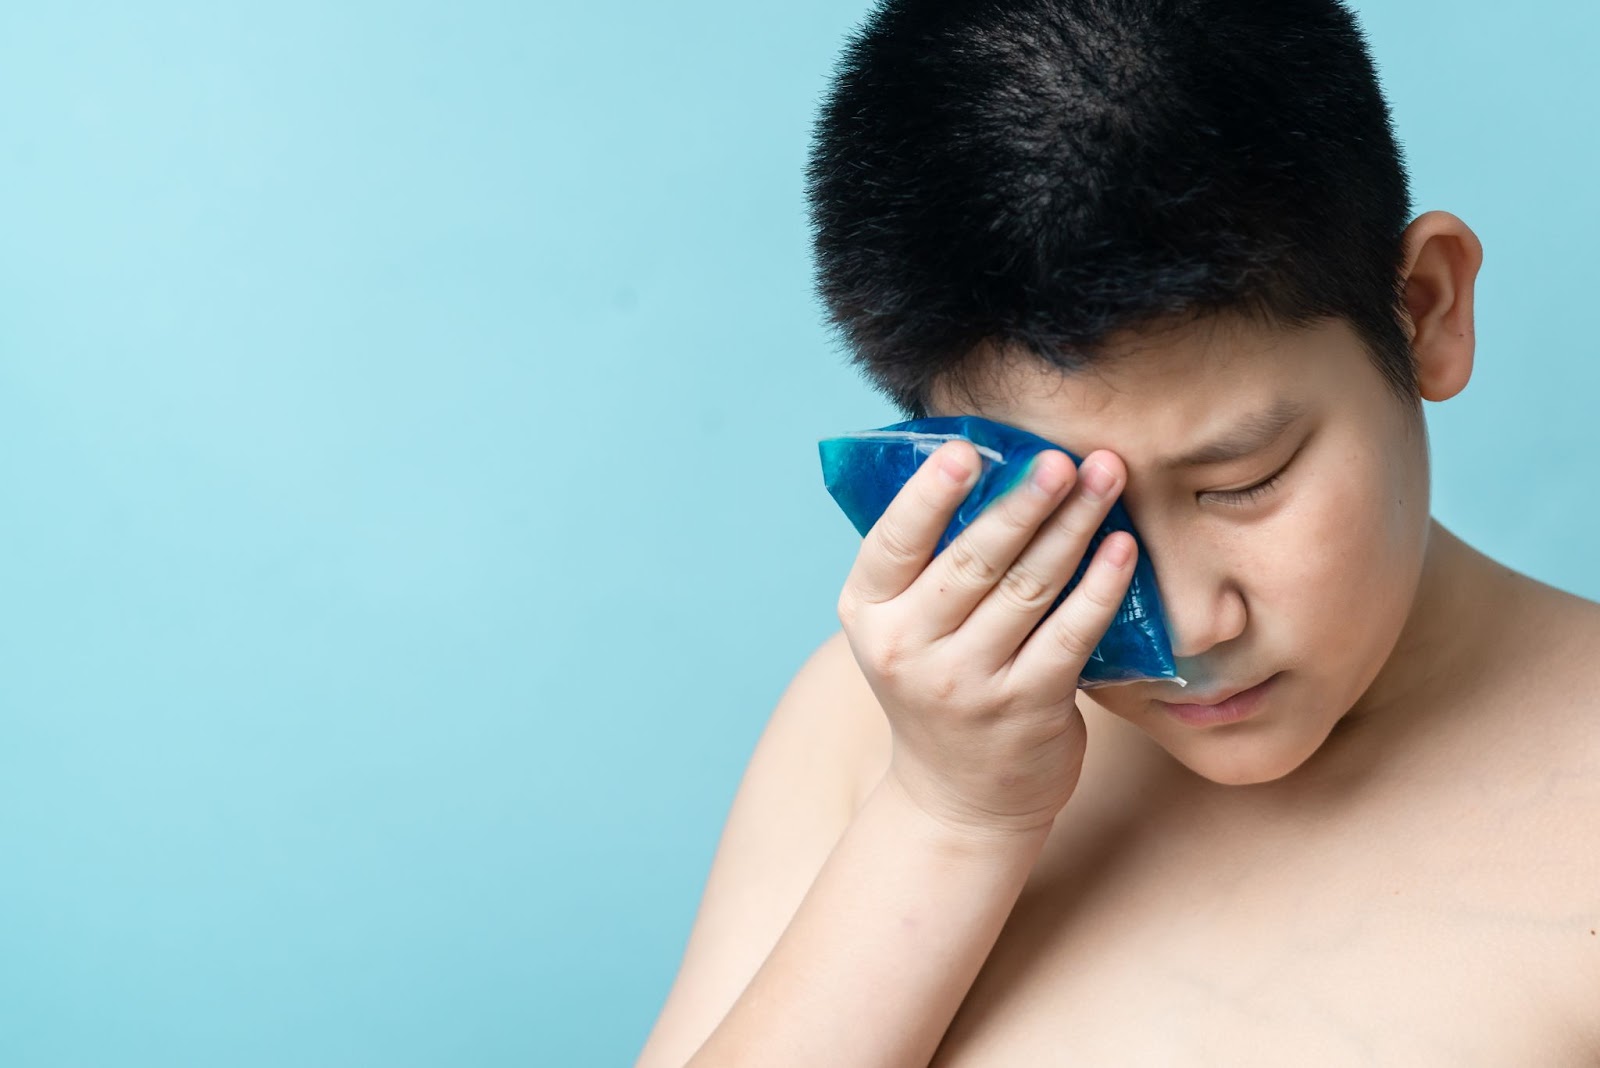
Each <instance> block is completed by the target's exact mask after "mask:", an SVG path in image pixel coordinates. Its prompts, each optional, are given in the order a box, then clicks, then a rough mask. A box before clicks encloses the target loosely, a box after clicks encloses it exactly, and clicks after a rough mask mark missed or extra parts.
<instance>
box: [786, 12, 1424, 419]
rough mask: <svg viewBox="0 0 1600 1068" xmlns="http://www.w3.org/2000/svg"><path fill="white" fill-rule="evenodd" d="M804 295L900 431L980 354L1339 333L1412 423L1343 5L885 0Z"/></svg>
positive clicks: (1383, 166) (1372, 95)
mask: <svg viewBox="0 0 1600 1068" xmlns="http://www.w3.org/2000/svg"><path fill="white" fill-rule="evenodd" d="M806 199H807V207H808V212H809V218H810V222H811V227H812V236H813V252H814V255H815V261H816V269H817V275H816V286H817V292H818V295H819V296H820V298H821V300H822V303H823V305H824V307H825V310H826V313H827V317H828V322H829V324H830V325H831V326H833V327H836V328H838V329H839V330H840V331H841V332H842V334H843V336H844V339H845V341H846V343H847V347H848V349H849V352H850V358H851V361H852V362H853V363H855V364H856V365H857V366H859V367H860V368H862V369H863V370H864V372H865V374H866V375H867V377H868V379H869V380H870V382H871V383H872V384H873V386H874V387H875V388H876V389H877V390H878V391H879V392H881V393H883V394H884V395H886V396H887V397H888V398H889V399H890V400H891V401H892V402H893V403H894V404H895V405H896V406H897V407H898V408H899V409H900V410H901V411H903V412H905V413H906V415H907V416H908V417H911V418H920V417H922V416H923V415H925V414H926V413H927V400H928V393H929V389H930V387H931V386H932V384H933V383H934V382H935V381H936V380H938V379H940V378H947V380H950V381H956V380H959V379H960V378H961V377H962V375H963V374H964V373H966V372H967V371H969V370H970V369H971V364H972V360H973V355H974V353H975V352H978V351H980V350H983V347H985V346H996V347H1000V348H1009V347H1014V346H1020V347H1021V348H1022V350H1023V351H1026V352H1031V353H1032V354H1034V355H1036V356H1038V357H1040V358H1042V359H1044V360H1046V361H1048V362H1049V363H1050V364H1052V365H1054V366H1055V367H1057V368H1060V369H1061V370H1063V371H1068V372H1070V371H1074V370H1077V369H1079V368H1082V367H1084V366H1087V365H1089V364H1092V363H1093V362H1094V361H1095V360H1096V359H1098V358H1102V356H1101V354H1099V353H1097V352H1096V347H1097V346H1099V345H1102V344H1103V343H1104V342H1105V340H1106V339H1107V337H1108V335H1111V334H1113V333H1115V332H1118V331H1124V330H1127V331H1133V332H1136V333H1137V332H1139V331H1141V330H1145V329H1148V328H1150V327H1152V326H1155V325H1158V324H1162V323H1167V322H1173V321H1175V320H1176V321H1191V320H1195V319H1198V318H1200V317H1202V316H1206V315H1210V314H1215V313H1239V314H1243V315H1246V316H1248V317H1249V318H1250V319H1252V320H1254V321H1256V322H1260V323H1264V324H1266V325H1268V326H1273V327H1277V328H1283V329H1293V328H1297V327H1304V326H1309V325H1311V324H1313V323H1316V322H1318V321H1323V320H1326V319H1328V318H1332V317H1342V318H1344V319H1345V320H1346V321H1348V322H1349V323H1350V325H1351V326H1352V327H1353V328H1354V331H1355V333H1356V334H1357V336H1358V337H1359V338H1360V339H1361V341H1362V344H1363V345H1364V346H1365V348H1366V349H1367V351H1368V354H1369V356H1370V358H1371V359H1372V361H1373V362H1374V365H1375V366H1376V367H1377V369H1378V371H1379V372H1380V373H1381V374H1382V375H1383V377H1384V379H1385V381H1386V383H1387V384H1388V386H1389V388H1390V389H1391V390H1392V391H1393V392H1394V394H1395V395H1396V396H1397V397H1399V398H1401V399H1402V400H1403V401H1405V402H1406V403H1411V404H1415V403H1417V396H1418V394H1417V381H1416V368H1415V364H1414V362H1413V357H1412V353H1411V345H1410V342H1409V339H1408V335H1407V333H1406V330H1405V328H1404V326H1403V325H1402V324H1403V322H1404V320H1403V319H1402V318H1401V316H1402V315H1403V314H1404V289H1403V284H1402V280H1401V279H1400V277H1399V275H1400V272H1401V270H1402V269H1403V266H1404V260H1403V256H1404V249H1403V246H1402V239H1401V235H1402V232H1403V231H1404V229H1405V226H1406V224H1407V222H1408V220H1409V218H1410V214H1411V194H1410V189H1409V182H1408V176H1407V173H1406V168H1405V163H1404V160H1403V158H1402V156H1401V153H1400V149H1399V147H1398V145H1397V143H1396V139H1395V135H1394V130H1393V126H1392V123H1391V118H1390V113H1389V108H1388V105H1387V103H1386V102H1385V100H1384V97H1383V94H1382V91H1381V90H1380V88H1379V85H1378V81H1377V75H1376V71H1375V69H1374V66H1373V63H1372V60H1371V57H1370V56H1369V54H1368V51H1367V46H1366V41H1365V39H1364V37H1363V36H1362V32H1361V30H1360V28H1359V26H1358V25H1357V23H1356V21H1355V18H1354V16H1353V15H1352V14H1351V12H1350V11H1349V10H1347V9H1346V7H1345V6H1344V4H1343V3H1341V2H1340V0H886V2H883V3H881V4H880V5H879V6H878V7H876V8H875V9H874V10H873V11H872V12H871V13H870V14H869V15H868V16H867V17H866V19H865V20H864V22H863V23H862V24H861V25H860V26H859V27H858V28H857V29H856V30H855V31H854V32H853V33H852V34H851V35H850V37H849V38H848V40H847V42H846V44H845V47H844V50H843V53H842V56H841V58H840V61H839V64H838V66H837V69H836V70H835V72H834V79H833V81H832V83H831V84H830V86H829V89H828V92H827V94H826V96H825V98H824V100H823V102H822V105H821V108H820V112H819V114H818V117H817V120H816V125H815V128H814V130H813V136H812V142H811V151H810V156H809V158H808V160H807V164H806Z"/></svg>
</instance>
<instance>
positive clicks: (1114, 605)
mask: <svg viewBox="0 0 1600 1068" xmlns="http://www.w3.org/2000/svg"><path fill="white" fill-rule="evenodd" d="M1078 589H1079V590H1080V591H1081V596H1082V598H1083V600H1085V601H1087V602H1088V603H1089V605H1090V606H1091V607H1093V608H1094V609H1095V614H1096V615H1099V616H1109V615H1111V614H1112V613H1113V612H1115V611H1116V610H1117V609H1118V608H1119V607H1121V605H1122V598H1121V597H1118V596H1116V595H1114V593H1113V591H1111V590H1110V589H1108V588H1107V587H1106V585H1105V583H1103V582H1096V581H1095V580H1094V578H1092V577H1090V578H1087V579H1086V580H1085V581H1084V582H1083V583H1082V584H1080V585H1079V587H1078Z"/></svg>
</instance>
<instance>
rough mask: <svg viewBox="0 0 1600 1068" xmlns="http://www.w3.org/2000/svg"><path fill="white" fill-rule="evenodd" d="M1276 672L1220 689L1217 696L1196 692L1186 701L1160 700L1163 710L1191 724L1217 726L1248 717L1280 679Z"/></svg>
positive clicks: (1193, 725) (1192, 725) (1158, 702)
mask: <svg viewBox="0 0 1600 1068" xmlns="http://www.w3.org/2000/svg"><path fill="white" fill-rule="evenodd" d="M1277 678H1278V676H1277V675H1276V674H1274V675H1271V676H1269V677H1268V678H1267V679H1266V680H1265V681H1263V682H1258V683H1256V684H1255V685H1254V686H1251V687H1249V688H1248V689H1244V690H1234V691H1231V692H1230V691H1221V692H1219V693H1217V694H1216V695H1214V696H1201V695H1195V696H1193V697H1189V698H1187V699H1185V700H1183V701H1161V700H1157V701H1156V704H1158V705H1160V706H1161V708H1162V710H1163V711H1164V712H1166V713H1167V714H1168V715H1170V716H1171V717H1172V718H1173V719H1176V720H1177V721H1178V722H1180V723H1183V724H1185V725H1187V726H1190V727H1214V726H1217V725H1219V724H1223V723H1237V722H1238V721H1239V720H1242V719H1248V718H1249V717H1250V716H1252V715H1254V714H1255V713H1256V711H1257V710H1258V709H1259V708H1260V706H1261V702H1262V699H1263V698H1264V697H1266V695H1267V692H1268V691H1269V690H1270V689H1271V688H1272V685H1273V683H1274V682H1276V681H1277Z"/></svg>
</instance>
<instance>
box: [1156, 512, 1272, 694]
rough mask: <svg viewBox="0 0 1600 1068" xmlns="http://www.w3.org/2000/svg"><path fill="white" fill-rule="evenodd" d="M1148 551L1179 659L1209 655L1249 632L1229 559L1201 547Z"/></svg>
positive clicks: (1163, 546)
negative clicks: (1214, 648)
mask: <svg viewBox="0 0 1600 1068" xmlns="http://www.w3.org/2000/svg"><path fill="white" fill-rule="evenodd" d="M1146 548H1147V550H1148V551H1149V552H1150V563H1151V566H1152V567H1153V568H1154V570H1155V573H1156V588H1157V590H1158V592H1159V593H1160V595H1161V604H1162V607H1163V608H1164V609H1165V610H1166V620H1167V637H1168V638H1169V639H1171V641H1172V655H1173V657H1174V658H1175V659H1177V660H1179V661H1183V660H1189V659H1194V658H1196V657H1201V656H1204V655H1206V653H1208V652H1209V651H1210V650H1211V649H1212V647H1213V646H1217V645H1221V644H1222V643H1223V642H1227V641H1231V640H1232V639H1234V638H1237V637H1238V636H1239V635H1240V634H1242V633H1244V628H1245V617H1246V614H1247V613H1246V610H1245V601H1244V591H1243V589H1242V588H1241V587H1240V585H1239V583H1238V581H1237V576H1235V575H1234V574H1233V573H1232V572H1231V570H1230V569H1229V568H1228V567H1227V566H1226V554H1224V553H1220V552H1214V551H1210V550H1209V549H1208V548H1207V547H1206V546H1201V545H1188V546H1185V547H1182V548H1177V547H1174V546H1171V545H1170V544H1159V543H1158V544H1154V545H1151V544H1147V545H1146ZM1180 674H1181V672H1180Z"/></svg>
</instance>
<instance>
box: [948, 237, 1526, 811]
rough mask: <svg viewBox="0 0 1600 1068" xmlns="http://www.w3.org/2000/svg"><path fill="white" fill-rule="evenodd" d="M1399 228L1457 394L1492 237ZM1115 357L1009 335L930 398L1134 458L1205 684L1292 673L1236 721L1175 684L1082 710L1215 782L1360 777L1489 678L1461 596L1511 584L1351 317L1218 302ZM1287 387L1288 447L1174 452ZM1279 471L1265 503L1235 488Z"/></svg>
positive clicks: (1127, 499) (1425, 327)
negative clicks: (1443, 687)
mask: <svg viewBox="0 0 1600 1068" xmlns="http://www.w3.org/2000/svg"><path fill="white" fill-rule="evenodd" d="M1405 239H1406V243H1407V249H1408V253H1407V259H1406V275H1407V282H1406V290H1405V293H1406V306H1407V310H1408V312H1409V316H1410V323H1409V324H1408V328H1409V332H1410V336H1411V340H1412V345H1413V349H1414V351H1415V353H1416V356H1417V360H1418V362H1419V366H1420V386H1421V399H1424V400H1429V401H1443V400H1447V399H1449V398H1450V397H1453V396H1455V395H1456V394H1457V393H1459V392H1460V391H1461V389H1462V388H1463V387H1464V386H1465V385H1466V383H1467V380H1468V378H1469V377H1470V376H1471V371H1472V362H1473V348H1474V341H1473V318H1472V298H1473V283H1474V280H1475V278H1476V275H1477V272H1478V268H1479V266H1480V265H1481V263H1482V259H1483V251H1482V246H1481V244H1480V243H1479V241H1478V239H1477V237H1476V236H1475V235H1474V234H1473V232H1472V230H1471V229H1470V228H1469V227H1468V226H1467V225H1466V223H1464V222H1463V221H1461V220H1460V219H1459V218H1457V217H1456V216H1454V215H1451V214H1449V213H1447V212H1442V211H1433V212H1428V213H1426V214H1424V215H1421V216H1419V217H1418V218H1417V219H1416V220H1414V221H1413V222H1412V223H1411V225H1410V226H1409V227H1408V229H1407V231H1406V234H1405ZM1108 351H1109V352H1110V353H1111V354H1112V355H1113V358H1112V359H1110V360H1107V361H1106V362H1105V363H1104V364H1103V365H1101V366H1097V367H1096V368H1094V369H1093V370H1091V371H1084V372H1077V373H1074V374H1071V375H1064V374H1063V373H1061V372H1060V371H1059V370H1057V369H1055V368H1052V367H1049V366H1046V365H1044V364H1042V363H1040V362H1037V361H1031V360H1030V359H1028V358H1019V357H1015V356H1014V355H1013V354H1009V353H1003V352H1002V353H994V354H992V355H993V356H995V357H998V358H993V359H990V360H989V361H988V362H987V365H986V367H985V373H983V374H982V375H980V376H969V379H968V380H967V382H966V383H965V384H964V388H963V389H962V390H961V391H960V392H959V393H957V392H956V391H955V390H954V389H952V388H948V387H946V388H941V389H939V390H936V391H935V393H934V395H933V397H932V398H931V403H930V414H935V415H944V414H957V413H960V412H974V413H976V414H981V415H983V416H986V417H988V418H991V419H995V420H998V421H1001V422H1005V423H1010V424H1012V425H1014V426H1019V427H1022V428H1023V429H1026V430H1030V431H1032V432H1034V433H1036V434H1039V435H1040V436H1042V437H1045V438H1048V439H1050V440H1051V441H1054V442H1056V443H1058V444H1060V445H1062V446H1063V447H1064V448H1067V449H1069V450H1071V451H1072V452H1073V453H1076V454H1077V455H1079V456H1081V457H1083V458H1084V463H1085V465H1087V464H1089V463H1092V462H1095V461H1099V462H1101V463H1105V464H1106V465H1108V466H1110V467H1113V468H1114V469H1116V470H1118V471H1119V472H1121V473H1122V475H1123V477H1124V478H1125V480H1126V482H1125V488H1124V490H1123V492H1122V496H1121V500H1122V503H1123V505H1124V507H1125V508H1126V509H1127V510H1128V513H1129V515H1130V517H1131V518H1132V519H1133V522H1134V524H1135V526H1136V527H1137V529H1138V530H1139V532H1140V535H1141V538H1142V540H1143V542H1144V546H1145V550H1146V552H1147V553H1148V554H1149V556H1150V558H1151V560H1152V562H1153V563H1154V565H1155V569H1156V574H1157V578H1158V583H1159V587H1160V593H1161V597H1162V601H1163V603H1164V606H1165V608H1166V613H1167V620H1168V625H1169V631H1170V636H1171V638H1172V642H1173V650H1174V653H1175V655H1176V657H1177V658H1178V667H1179V674H1180V675H1181V676H1182V677H1183V678H1185V679H1187V680H1188V681H1189V682H1190V684H1191V685H1190V686H1189V688H1188V691H1189V692H1190V693H1205V694H1217V693H1222V692H1231V691H1234V690H1238V689H1241V688H1244V687H1248V686H1251V685H1253V684H1255V683H1257V682H1260V681H1262V680H1263V679H1266V678H1268V677H1269V676H1272V675H1274V674H1276V675H1277V678H1276V679H1275V680H1274V682H1273V686H1272V689H1271V690H1270V692H1269V693H1268V694H1267V698H1266V700H1265V702H1264V703H1263V704H1262V706H1261V708H1260V710H1259V711H1258V713H1257V714H1256V715H1255V716H1254V717H1252V718H1250V719H1247V720H1245V721H1242V722H1239V723H1234V724H1226V725H1219V726H1212V727H1207V728H1196V727H1192V726H1188V725H1186V724H1183V723H1181V722H1179V721H1177V720H1175V719H1173V718H1172V717H1171V716H1169V715H1167V714H1166V713H1165V711H1164V710H1163V709H1162V708H1161V706H1159V705H1158V704H1156V703H1155V701H1156V699H1158V698H1164V699H1172V700H1176V699H1180V698H1181V696H1182V695H1183V694H1184V692H1185V690H1184V689H1183V688H1180V687H1179V686H1177V685H1176V684H1174V683H1169V682H1157V683H1134V684H1129V685H1126V686H1117V687H1109V688H1103V689H1096V690H1092V691H1087V692H1086V693H1085V694H1084V695H1083V698H1082V699H1080V708H1082V709H1083V710H1084V713H1085V715H1086V716H1088V717H1091V718H1093V717H1096V716H1115V717H1117V718H1119V719H1121V720H1124V721H1126V722H1127V723H1129V724H1132V725H1133V726H1135V727H1136V728H1138V729H1139V730H1140V731H1142V732H1143V733H1144V734H1145V735H1147V736H1148V738H1149V739H1150V740H1151V741H1153V742H1154V743H1155V744H1156V745H1158V746H1160V747H1161V749H1163V750H1165V751H1166V753H1168V754H1170V755H1171V757H1173V758H1175V759H1176V761H1177V762H1178V763H1180V764H1181V765H1182V766H1183V767H1184V768H1186V769H1187V770H1188V771H1189V772H1192V773H1193V775H1195V776H1199V777H1201V778H1203V779H1205V780H1207V781H1209V782H1211V783H1215V784H1219V785H1227V786H1243V785H1255V784H1268V783H1274V782H1276V781H1278V780H1282V779H1284V778H1285V777H1287V776H1291V774H1294V773H1297V772H1298V773H1299V774H1298V776H1297V779H1296V782H1297V783H1298V782H1300V781H1306V782H1316V781H1324V782H1325V781H1329V780H1336V779H1339V778H1341V777H1347V776H1348V775H1350V774H1351V773H1353V772H1354V771H1355V770H1356V769H1358V768H1359V766H1360V765H1361V764H1362V762H1364V761H1369V760H1371V759H1372V758H1373V755H1374V754H1375V753H1376V752H1378V751H1380V750H1381V749H1382V747H1383V745H1384V739H1385V738H1386V737H1388V736H1390V735H1393V734H1394V733H1395V732H1396V731H1397V730H1402V729H1405V728H1406V726H1408V725H1405V724H1400V723H1397V722H1396V721H1397V720H1402V719H1404V713H1403V710H1404V709H1405V708H1407V707H1408V706H1409V704H1410V703H1411V702H1412V699H1413V698H1414V697H1415V696H1416V695H1417V694H1418V693H1419V692H1421V691H1422V690H1423V689H1426V688H1429V687H1436V686H1437V684H1438V682H1439V681H1440V680H1449V679H1460V678H1464V677H1470V676H1471V675H1472V673H1473V665H1475V664H1478V663H1481V662H1482V658H1483V653H1484V648H1485V645H1486V643H1487V642H1488V641H1489V640H1490V639H1491V635H1490V634H1488V633H1487V632H1486V625H1487V624H1489V623H1490V622H1491V621H1489V620H1475V618H1474V617H1473V616H1472V615H1471V614H1470V613H1467V614H1463V611H1462V606H1463V605H1467V604H1471V603H1473V602H1474V600H1475V599H1477V598H1479V597H1481V596H1482V591H1484V590H1485V589H1486V588H1487V587H1488V586H1491V585H1493V584H1495V583H1497V582H1502V581H1504V579H1505V569H1504V568H1503V567H1501V566H1500V565H1498V564H1496V563H1495V562H1494V561H1492V560H1490V559H1488V558H1487V557H1485V556H1483V555H1482V554H1479V553H1476V552H1475V551H1473V550H1471V549H1470V548H1469V547H1467V546H1465V545H1464V544H1462V543H1461V542H1460V541H1459V540H1458V539H1456V538H1454V537H1453V536H1452V535H1450V534H1449V532H1447V531H1445V530H1444V529H1443V528H1442V527H1441V526H1440V524H1439V523H1438V522H1436V521H1435V520H1433V519H1432V517H1431V516H1430V513H1429V474H1428V471H1429V454H1428V441H1427V434H1426V427H1425V424H1424V423H1423V420H1422V415H1421V412H1420V404H1418V405H1416V406H1409V405H1405V404H1403V403H1402V402H1401V401H1400V400H1399V398H1398V397H1396V396H1395V394H1394V393H1393V392H1392V391H1391V390H1390V389H1389V388H1388V387H1387V386H1386V384H1385V382H1384V380H1383V379H1382V377H1381V376H1380V374H1379V372H1378V371H1377V369H1376V368H1375V367H1374V366H1373V365H1372V363H1371V361H1370V359H1369V357H1368V356H1367V354H1366V352H1365V350H1364V349H1363V348H1362V346H1361V344H1360V341H1359V339H1358V338H1357V336H1356V335H1355V333H1354V331H1353V330H1352V329H1351V328H1350V327H1349V326H1348V325H1347V324H1345V323H1344V322H1343V321H1342V320H1332V321H1326V322H1324V323H1321V324H1319V325H1317V326H1314V327H1312V328H1310V329H1308V330H1304V331H1300V332H1292V333H1291V332H1275V331H1271V330H1268V329H1266V328H1265V327H1263V326H1260V325H1258V324H1254V323H1250V322H1247V321H1245V320H1242V319H1237V318H1228V319H1217V320H1211V321H1209V322H1208V323H1207V324H1205V325H1204V326H1203V327H1199V328H1196V327H1194V326H1190V327H1187V328H1179V329H1171V330H1167V331H1165V332H1152V333H1149V334H1146V335H1144V336H1130V337H1124V338H1120V339H1116V341H1115V342H1114V343H1113V344H1112V345H1110V346H1108ZM1280 398H1285V399H1290V400H1294V401H1297V402H1299V403H1301V404H1302V405H1304V407H1305V408H1306V409H1307V410H1306V414H1305V415H1304V416H1303V417H1302V418H1301V419H1300V420H1299V421H1297V422H1296V423H1294V424H1293V425H1291V426H1290V427H1289V429H1288V430H1286V431H1285V432H1283V433H1282V435H1281V436H1280V437H1279V438H1278V439H1277V440H1276V441H1274V442H1272V443H1270V444H1268V445H1266V446H1265V447H1262V448H1260V449H1258V450H1256V451H1255V452H1253V453H1252V454H1250V455H1247V456H1244V457H1241V458H1239V459H1235V460H1231V461H1228V462H1224V463H1220V464H1208V465H1203V466H1196V467H1185V468H1179V469H1171V470H1169V469H1167V468H1166V467H1165V466H1164V461H1165V460H1167V459H1168V458H1170V457H1175V456H1178V455H1180V454H1182V453H1185V452H1187V451H1189V450H1190V449H1191V448H1193V447H1195V446H1198V445H1200V444H1202V443H1204V442H1207V441H1210V440H1211V439H1212V438H1213V437H1217V436H1220V435H1221V434H1223V433H1224V432H1225V431H1226V430H1227V429H1228V428H1230V427H1233V426H1234V425H1235V424H1236V423H1238V422H1239V421H1240V420H1241V419H1244V418H1245V417H1246V416H1247V415H1249V414H1250V413H1253V412H1257V411H1261V410H1264V409H1266V408H1268V407H1269V406H1270V405H1271V404H1272V403H1273V402H1274V401H1276V400H1278V399H1280ZM1280 470H1281V475H1280V477H1279V478H1278V481H1277V482H1276V484H1275V485H1274V486H1272V487H1270V488H1269V489H1266V490H1265V492H1264V493H1262V494H1261V495H1259V496H1257V497H1256V498H1254V499H1251V500H1238V499H1229V498H1227V497H1226V495H1225V494H1226V492H1227V491H1231V490H1238V489H1244V488H1248V487H1251V486H1254V485H1256V484H1259V483H1261V482H1262V481H1263V480H1265V479H1267V478H1269V477H1270V476H1272V475H1274V473H1277V472H1280ZM1475 621H1476V622H1481V623H1482V624H1484V625H1479V626H1475V625H1473V623H1474V622H1475ZM1464 623H1465V624H1466V625H1463V624H1464ZM1409 726H1410V727H1411V728H1414V727H1415V724H1410V725H1409Z"/></svg>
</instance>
